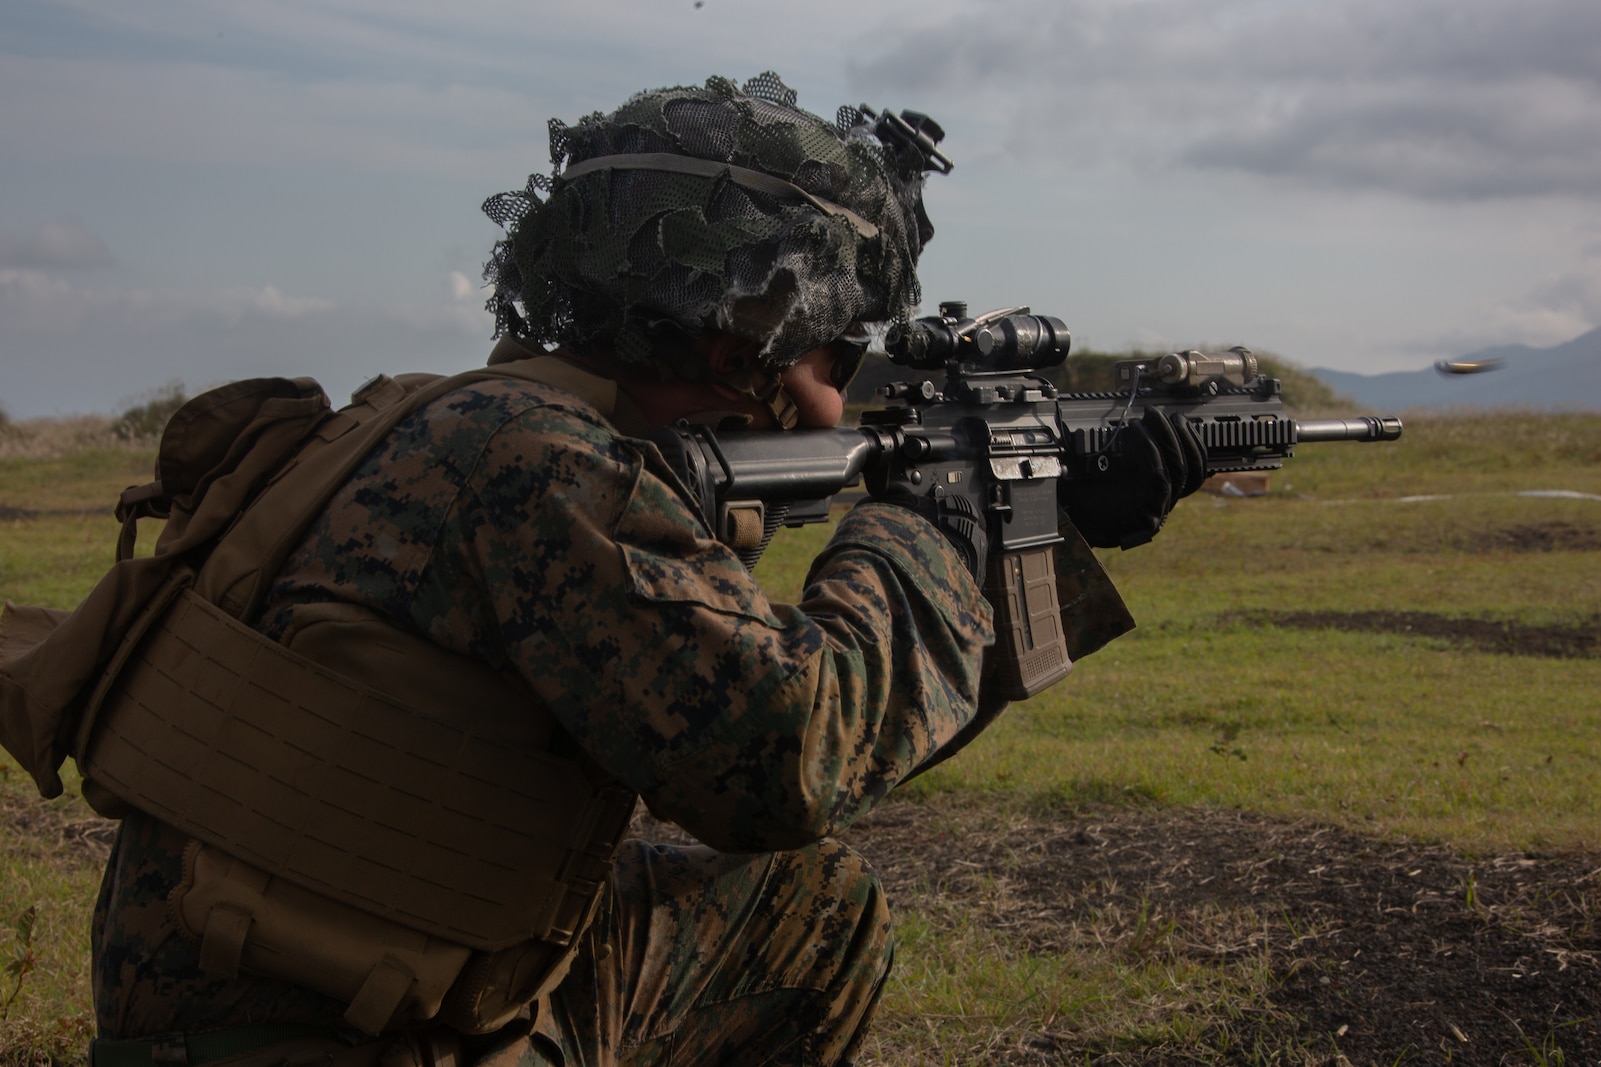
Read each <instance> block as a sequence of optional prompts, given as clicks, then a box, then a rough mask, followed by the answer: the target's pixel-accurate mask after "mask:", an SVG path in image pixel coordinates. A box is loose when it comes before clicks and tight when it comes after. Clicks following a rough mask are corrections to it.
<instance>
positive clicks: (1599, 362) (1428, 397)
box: [1312, 328, 1601, 411]
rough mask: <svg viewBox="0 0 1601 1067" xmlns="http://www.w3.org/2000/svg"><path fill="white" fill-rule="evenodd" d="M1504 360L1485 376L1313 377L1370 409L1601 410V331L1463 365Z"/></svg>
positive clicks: (1468, 358) (1467, 359)
mask: <svg viewBox="0 0 1601 1067" xmlns="http://www.w3.org/2000/svg"><path fill="white" fill-rule="evenodd" d="M1491 360H1494V361H1498V362H1499V363H1500V367H1499V368H1498V369H1496V370H1492V371H1485V372H1484V373H1481V374H1460V375H1459V374H1441V373H1440V372H1439V371H1437V370H1435V369H1434V368H1432V367H1430V368H1428V369H1427V370H1414V371H1395V372H1393V373H1390V374H1352V373H1350V372H1349V371H1339V370H1329V369H1328V368H1326V367H1314V368H1312V373H1313V374H1314V375H1316V376H1317V377H1319V378H1321V379H1323V381H1325V382H1327V383H1328V384H1329V385H1330V386H1332V387H1333V389H1334V391H1335V392H1337V393H1342V394H1344V395H1345V396H1348V397H1350V398H1351V399H1353V400H1355V401H1356V402H1357V403H1358V404H1360V405H1361V406H1362V407H1364V408H1372V409H1375V410H1376V409H1380V408H1382V409H1384V410H1385V411H1401V410H1404V409H1406V408H1446V407H1471V408H1489V407H1521V408H1540V409H1549V410H1552V411H1601V328H1598V329H1594V330H1591V331H1590V332H1589V333H1587V334H1583V335H1582V336H1579V337H1575V338H1574V339H1573V340H1571V341H1568V342H1567V343H1565V344H1560V345H1555V346H1553V347H1551V348H1530V347H1529V346H1528V345H1497V346H1495V347H1493V348H1481V349H1479V350H1478V351H1477V352H1470V353H1468V354H1467V355H1465V356H1463V357H1462V358H1461V360H1460V362H1462V363H1481V362H1486V361H1491Z"/></svg>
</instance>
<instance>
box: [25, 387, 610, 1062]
mask: <svg viewBox="0 0 1601 1067" xmlns="http://www.w3.org/2000/svg"><path fill="white" fill-rule="evenodd" d="M504 378H520V379H524V380H532V381H541V382H546V383H549V384H555V385H559V386H562V387H564V388H568V389H570V390H571V391H574V392H579V393H580V394H582V393H583V392H584V391H585V390H586V389H587V390H590V391H593V390H594V389H595V388H596V383H597V382H600V381H602V380H598V379H593V378H591V377H589V376H587V375H583V374H582V373H581V372H575V371H574V369H573V368H572V367H570V366H569V365H567V364H564V363H561V362H560V361H558V360H553V359H550V358H548V357H547V358H536V359H529V360H521V361H516V362H502V363H499V364H498V365H496V366H493V367H490V368H485V369H482V370H476V371H469V372H467V373H465V374H460V375H456V376H454V377H451V378H441V377H437V376H432V375H405V376H401V377H399V378H396V379H390V378H387V377H379V378H377V379H374V380H373V381H372V382H370V383H368V385H366V386H364V387H363V388H362V389H361V390H359V391H358V392H357V393H356V394H355V396H353V397H352V403H351V405H350V406H348V407H346V408H343V409H341V410H339V411H337V412H335V411H333V410H331V408H330V405H329V403H328V400H327V398H326V396H325V395H324V394H323V392H322V390H321V388H320V387H318V386H317V384H316V383H315V382H314V381H311V380H310V379H294V380H288V379H281V378H268V379H254V380H250V381H243V382H236V383H233V384H231V385H228V386H224V387H222V388H220V389H215V390H212V391H210V392H207V393H205V394H202V395H201V396H198V397H196V398H195V399H194V400H191V401H190V402H189V403H188V404H186V405H184V407H183V408H181V409H180V410H179V411H178V412H177V413H176V414H175V415H174V417H173V419H172V421H171V422H170V423H169V424H168V426H167V429H166V431H165V432H164V433H163V436H162V441H161V446H160V452H159V456H158V460H157V471H156V474H157V478H156V481H154V482H152V483H150V484H149V485H146V486H140V487H135V488H131V489H129V490H128V491H126V492H125V493H123V495H122V499H121V501H120V502H119V504H118V507H117V515H118V518H119V519H120V520H121V521H122V522H123V535H122V537H121V539H120V541H119V544H118V561H117V563H116V565H115V566H114V567H113V568H112V569H111V571H110V572H109V573H108V574H107V575H106V576H105V577H104V578H103V579H102V580H101V582H100V583H99V584H98V585H97V586H96V587H95V589H94V590H93V591H92V592H91V593H90V594H89V596H88V597H87V598H86V599H85V600H84V601H83V603H82V604H81V605H79V607H78V608H77V609H76V610H75V611H73V612H70V613H69V612H61V611H54V610H50V609H45V608H35V607H18V606H16V605H13V604H11V603H9V602H8V603H7V604H6V605H5V608H4V614H3V615H0V741H3V742H4V745H5V747H6V749H7V750H8V751H9V752H11V753H12V755H13V756H14V757H15V758H16V759H17V760H18V762H19V763H21V764H22V766H23V767H24V768H26V769H27V770H28V772H29V773H30V774H31V775H32V776H33V778H34V781H35V783H36V784H37V785H38V787H39V790H40V792H41V793H42V794H43V795H44V796H47V797H49V796H56V795H58V794H60V793H61V791H62V782H61V778H60V774H59V769H60V767H61V764H62V763H63V762H64V760H65V758H66V757H67V756H69V755H70V756H72V757H74V758H75V759H76V760H77V762H78V765H79V767H80V769H81V770H82V772H83V774H84V796H85V798H86V799H87V800H89V802H90V803H91V804H92V805H93V806H94V807H95V808H96V810H98V811H100V812H101V813H102V814H106V815H109V816H112V817H117V816H120V815H122V814H125V813H126V811H127V810H128V807H129V806H130V805H131V806H133V807H137V808H139V809H141V810H144V811H147V812H149V813H151V814H153V815H155V816H156V817H158V818H160V819H162V820H163V821H165V822H168V823H169V824H171V825H174V826H176V827H178V828H179V829H181V830H183V831H184V832H186V833H188V834H189V835H191V836H192V837H194V838H195V839H196V843H195V844H194V845H192V846H191V849H190V853H189V855H188V856H187V857H186V861H187V862H186V869H185V884H184V885H183V886H182V887H181V888H180V892H179V893H178V894H177V895H176V899H175V900H174V908H175V912H176V914H177V916H178V918H179V920H180V924H181V925H182V926H183V927H184V929H185V931H186V932H187V933H189V934H190V935H191V936H193V937H194V938H196V939H197V940H198V941H199V942H200V945H201V962H202V966H203V968H204V969H206V970H207V972H208V973H210V974H215V975H218V976H231V975H232V974H233V973H235V972H236V971H237V970H239V969H240V968H243V969H245V970H250V971H255V972H259V973H264V974H268V975H272V976H274V977H280V978H286V979H288V980H292V981H296V982H300V983H301V984H304V985H307V986H310V987H311V988H314V989H318V990H319V991H321V992H324V993H327V994H328V995H331V996H335V997H338V998H340V999H343V1000H345V1001H346V1002H347V1003H348V1004H349V1005H350V1008H349V1011H348V1012H347V1015H346V1018H347V1020H348V1021H350V1022H351V1023H352V1024H353V1025H355V1026H357V1027H358V1028H359V1029H362V1030H365V1031H367V1032H372V1033H376V1032H378V1031H379V1030H382V1029H384V1028H385V1027H386V1026H390V1025H394V1024H396V1023H401V1022H408V1021H416V1020H423V1019H430V1018H435V1017H438V1018H439V1019H440V1020H441V1021H444V1022H447V1023H448V1024H449V1025H451V1026H453V1027H455V1028H457V1029H461V1030H464V1031H467V1032H484V1031H487V1030H492V1029H495V1028H497V1027H498V1026H500V1025H502V1024H503V1023H504V1022H505V1021H506V1020H507V1019H509V1018H510V1017H511V1016H512V1015H513V1014H515V1013H516V1012H517V1011H518V1010H519V1009H520V1008H521V1007H522V1006H523V1005H524V1004H525V1003H527V1002H528V1001H529V1000H531V999H532V998H533V997H534V996H537V995H538V994H539V993H540V992H541V991H542V990H544V989H547V988H549V987H550V986H551V985H553V984H554V982H555V981H556V980H558V979H559V978H560V975H561V973H563V972H564V971H565V968H566V964H567V963H568V961H569V960H570V956H571V946H572V943H573V941H574V939H575V938H576V936H577V934H578V933H580V932H581V931H582V929H583V928H584V926H585V925H587V922H588V919H589V917H590V915H591V914H592V912H593V909H594V906H595V904H596V902H597V900H598V899H599V895H600V892H601V890H602V889H603V887H604V884H605V881H606V877H607V874H608V872H609V868H610V861H611V856H612V854H613V851H614V849H615V846H616V844H617V842H618V841H619V840H620V839H621V836H622V833H623V831H624V830H625V829H626V826H627V823H628V819H629V816H630V814H631V812H632V808H633V804H634V799H635V798H634V796H633V794H632V793H630V792H629V791H627V790H626V789H624V788H622V787H621V786H618V785H616V784H615V783H613V782H611V781H610V780H609V779H607V778H606V776H605V775H604V774H602V773H601V772H600V771H599V769H598V768H596V767H594V766H593V765H592V764H589V763H588V762H587V761H586V760H585V759H584V757H582V754H581V753H579V754H573V753H565V754H562V755H557V754H555V753H552V752H551V751H549V749H550V746H551V742H552V741H553V740H554V739H555V734H556V731H555V730H554V727H553V725H552V722H551V720H550V719H549V716H548V713H545V712H544V711H543V709H542V708H541V707H539V706H538V705H537V701H536V700H535V698H534V697H533V696H532V694H531V692H530V691H528V690H527V689H526V687H522V686H520V685H517V684H516V683H514V682H508V681H507V680H505V679H501V678H499V677H498V676H496V675H494V674H493V672H491V671H488V670H487V668H485V667H484V666H483V665H481V664H476V663H473V662H472V661H468V660H465V659H462V658H461V657H458V656H455V655H454V654H452V653H450V652H448V651H446V650H444V649H441V648H439V647H437V646H433V645H431V644H430V643H429V642H427V641H425V640H423V639H422V638H421V637H418V636H416V635H413V634H408V633H404V632H402V631H400V630H398V629H397V628H395V627H394V626H392V625H390V624H388V623H387V622H385V621H384V620H382V619H379V618H377V617H376V616H373V615H371V614H370V613H366V612H363V611H362V610H361V609H357V608H354V607H353V606H349V605H330V606H328V609H327V610H326V611H324V612H322V613H321V614H317V613H313V616H314V617H313V618H312V619H311V624H310V625H306V626H303V627H301V628H300V631H299V632H298V633H296V634H295V635H293V638H292V639H291V638H290V637H286V639H285V640H286V644H284V645H280V644H278V643H276V642H273V641H271V640H269V639H267V638H265V637H263V636H262V635H260V634H258V633H257V632H256V631H254V630H253V629H251V628H250V627H249V626H247V625H245V623H244V622H243V621H241V620H244V619H248V618H250V617H251V616H252V614H253V613H254V612H255V611H256V609H257V608H259V606H260V604H261V602H262V600H263V598H264V597H265V594H266V591H267V588H268V586H269V584H270V583H271V581H272V580H273V578H274V576H275V575H276V574H277V572H278V570H279V569H280V567H281V566H282V564H283V562H284V560H285V559H286V558H287V556H288V554H289V553H290V552H291V551H292V550H293V549H294V548H295V546H296V545H297V544H298V543H299V542H300V540H301V539H302V538H303V536H304V535H305V532H306V530H307V528H308V527H309V525H310V523H311V522H312V521H313V520H314V519H315V518H316V517H317V516H318V515H319V514H320V513H321V512H322V510H323V509H324V507H325V506H326V505H327V503H328V501H329V500H330V499H331V498H332V496H333V494H334V493H335V492H337V490H338V489H339V487H340V486H342V485H343V484H344V483H345V481H346V480H347V479H348V478H349V476H350V475H351V473H352V472H353V471H354V469H355V468H356V466H357V465H358V464H359V463H360V462H361V461H362V460H363V459H364V458H365V457H366V456H367V455H368V454H369V453H370V452H371V451H372V450H373V449H374V448H375V447H376V446H377V445H378V444H379V442H381V441H382V440H383V438H384V437H385V436H386V435H387V434H388V433H389V432H390V431H391V430H392V429H393V428H394V426H395V425H396V424H397V423H399V422H400V421H401V420H402V419H403V418H405V417H406V416H407V415H409V414H410V413H411V412H413V411H415V410H417V409H418V408H419V407H421V406H423V405H424V404H427V403H428V402H430V401H432V400H433V399H435V398H437V397H439V396H442V395H444V394H445V393H448V392H451V391H453V390H455V389H458V388H461V387H462V386H464V385H467V384H470V383H472V382H475V381H483V380H494V379H504ZM605 385H609V383H603V384H602V385H601V386H600V388H604V387H605ZM591 399H592V402H597V406H604V405H605V404H606V403H607V402H608V401H609V399H610V398H609V397H604V396H602V397H598V398H596V397H592V398H591ZM145 517H158V518H165V519H166V525H165V527H164V528H163V530H162V533H161V535H160V537H159V539H158V541H157V544H156V551H155V555H153V556H150V557H144V558H133V547H134V543H135V524H136V522H137V521H138V519H140V518H145ZM330 709H335V710H336V712H337V713H336V714H330ZM444 797H449V798H451V799H452V803H450V804H443V803H440V800H441V798H444Z"/></svg>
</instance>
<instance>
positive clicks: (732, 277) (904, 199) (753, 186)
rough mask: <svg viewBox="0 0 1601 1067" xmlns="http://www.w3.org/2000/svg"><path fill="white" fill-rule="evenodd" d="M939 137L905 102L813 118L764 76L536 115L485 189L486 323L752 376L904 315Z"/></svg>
mask: <svg viewBox="0 0 1601 1067" xmlns="http://www.w3.org/2000/svg"><path fill="white" fill-rule="evenodd" d="M940 136H941V133H940V130H939V128H938V126H936V125H935V124H934V123H932V122H930V121H929V120H927V119H926V117H924V116H921V115H916V114H915V113H910V112H905V113H903V114H902V116H893V115H882V116H881V115H876V114H874V113H872V112H870V111H867V110H864V109H861V108H852V107H842V108H840V109H839V112H838V115H837V116H836V118H835V119H834V121H827V120H825V119H822V118H819V117H818V116H816V115H813V114H811V113H810V112H807V111H804V110H802V109H801V108H799V107H797V106H796V104H795V93H794V91H793V90H791V89H789V88H788V87H786V86H785V85H784V83H783V82H782V81H780V80H779V78H778V76H777V75H775V74H771V73H767V74H761V75H758V76H757V77H755V78H752V79H750V80H749V81H747V82H746V83H745V84H744V85H743V86H740V85H736V84H735V83H734V82H732V81H729V80H728V79H726V78H718V77H714V78H710V79H708V80H707V82H706V84H705V86H703V87H695V86H679V87H674V88H668V89H657V90H652V91H649V92H644V93H640V94H638V95H636V96H634V97H633V98H632V99H630V100H629V101H628V102H627V103H625V104H623V106H621V107H620V108H618V109H617V110H616V111H613V112H612V113H610V114H600V113H598V112H597V113H595V114H593V115H590V116H588V117H586V118H583V119H581V120H579V121H578V123H577V124H576V125H573V126H569V125H567V124H566V123H563V122H561V121H559V120H556V119H552V120H551V122H550V148H551V162H552V165H553V170H552V173H551V174H550V176H549V177H547V176H545V175H543V174H534V175H530V176H529V179H528V183H527V185H526V186H525V187H524V188H523V189H521V190H517V191H515V192H509V193H501V194H498V195H496V196H493V197H490V198H489V200H488V201H486V202H485V204H484V211H485V213H486V214H488V215H489V216H490V217H491V218H492V219H494V220H495V221H496V222H498V223H499V224H500V225H502V226H503V227H504V228H505V230H506V236H505V238H503V239H502V240H501V241H499V242H498V243H497V244H496V245H495V249H494V253H493V256H492V258H491V259H490V261H489V263H488V264H487V265H486V267H485V278H486V280H487V281H489V282H490V284H491V285H492V286H493V287H494V294H493V295H492V296H491V297H490V300H489V303H488V307H489V309H490V310H491V311H493V312H494V314H495V329H496V335H497V336H500V335H501V334H510V335H512V336H514V337H517V338H519V339H523V340H527V341H530V342H533V343H537V344H544V345H564V346H566V347H567V348H568V349H569V350H570V351H572V352H574V353H576V354H577V355H578V356H580V357H584V356H592V357H595V358H597V359H598V358H601V357H604V359H605V360H606V361H607V362H608V364H609V365H614V366H616V365H621V366H624V367H630V368H640V369H642V370H643V369H647V368H648V369H649V370H650V371H652V372H655V373H658V374H660V375H661V376H662V377H663V378H670V379H678V380H684V381H691V382H695V381H702V380H717V381H722V382H725V383H733V384H739V385H742V386H744V387H746V388H748V389H749V390H750V392H751V393H752V394H756V395H759V394H761V393H762V392H763V391H764V390H768V391H771V390H772V389H774V388H776V384H777V376H778V374H779V373H781V372H783V371H784V370H785V369H786V368H789V367H791V366H792V365H794V364H795V363H796V362H797V361H799V360H800V359H801V358H802V356H804V355H806V354H807V353H808V352H812V351H815V350H816V349H817V348H819V347H821V346H827V345H831V344H836V343H843V344H846V345H861V344H864V343H866V342H867V341H868V340H869V339H870V337H872V336H873V334H874V330H875V328H877V327H886V328H887V327H888V326H889V325H891V324H895V323H903V322H905V321H906V320H907V318H908V317H909V316H910V314H911V312H912V310H913V308H914V306H915V305H916V303H917V301H918V299H919V291H918V285H917V274H916V267H917V258H918V255H919V253H920V252H921V251H922V248H923V245H924V244H925V243H926V242H927V241H928V239H929V238H930V237H931V236H933V227H932V226H931V225H930V224H929V221H928V216H927V215H926V213H925V212H924V210H923V202H922V187H923V178H924V174H925V172H926V171H927V170H929V169H940V170H948V169H949V166H950V164H949V161H948V160H946V159H945V157H944V156H942V155H940V154H939V152H938V150H937V148H936V147H935V146H936V145H937V143H938V140H939V138H940ZM708 340H711V341H714V342H716V343H714V344H710V345H709V344H708ZM733 350H737V354H736V355H734V356H730V357H729V358H720V357H719V356H718V355H716V353H727V352H729V351H733ZM848 359H849V357H847V360H848ZM774 411H775V415H777V414H778V409H777V408H775V409H774Z"/></svg>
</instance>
